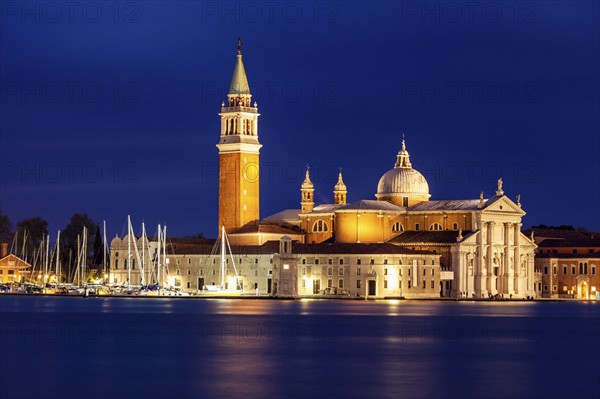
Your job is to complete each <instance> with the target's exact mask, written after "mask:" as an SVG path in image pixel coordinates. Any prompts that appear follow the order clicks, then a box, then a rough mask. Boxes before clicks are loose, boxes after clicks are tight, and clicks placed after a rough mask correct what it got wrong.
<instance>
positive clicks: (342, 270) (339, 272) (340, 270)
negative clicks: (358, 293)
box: [338, 267, 344, 276]
mask: <svg viewBox="0 0 600 399" xmlns="http://www.w3.org/2000/svg"><path fill="white" fill-rule="evenodd" d="M338 274H339V275H340V276H343V275H344V268H343V267H340V268H339V269H338Z"/></svg>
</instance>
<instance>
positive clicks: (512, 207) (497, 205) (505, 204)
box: [483, 195, 525, 216]
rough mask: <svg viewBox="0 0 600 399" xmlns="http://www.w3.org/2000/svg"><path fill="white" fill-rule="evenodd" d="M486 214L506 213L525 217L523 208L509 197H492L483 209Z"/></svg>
mask: <svg viewBox="0 0 600 399" xmlns="http://www.w3.org/2000/svg"><path fill="white" fill-rule="evenodd" d="M483 212H484V213H488V212H494V213H496V212H506V213H518V214H519V215H521V216H522V215H525V211H523V209H521V207H520V206H519V205H517V204H515V203H514V202H513V201H512V200H511V199H510V198H508V197H507V196H505V195H503V196H499V197H492V198H490V199H489V200H488V201H487V202H486V203H485V207H484V208H483Z"/></svg>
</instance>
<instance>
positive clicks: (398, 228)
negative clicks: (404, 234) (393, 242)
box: [392, 222, 404, 233]
mask: <svg viewBox="0 0 600 399" xmlns="http://www.w3.org/2000/svg"><path fill="white" fill-rule="evenodd" d="M392 231H393V232H394V233H399V232H401V231H404V226H402V224H401V223H400V222H396V223H394V224H393V225H392Z"/></svg>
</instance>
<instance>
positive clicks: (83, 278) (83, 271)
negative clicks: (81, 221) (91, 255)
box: [81, 226, 88, 285]
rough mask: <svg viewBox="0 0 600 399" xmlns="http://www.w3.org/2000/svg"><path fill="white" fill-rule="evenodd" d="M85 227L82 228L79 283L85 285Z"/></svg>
mask: <svg viewBox="0 0 600 399" xmlns="http://www.w3.org/2000/svg"><path fill="white" fill-rule="evenodd" d="M87 241H88V239H87V227H85V226H83V243H82V244H83V245H82V246H83V248H82V254H81V283H82V284H83V285H85V284H86V279H85V275H86V267H87Z"/></svg>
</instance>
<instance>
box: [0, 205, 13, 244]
mask: <svg viewBox="0 0 600 399" xmlns="http://www.w3.org/2000/svg"><path fill="white" fill-rule="evenodd" d="M13 234H14V233H13V226H12V223H11V222H10V219H9V217H8V216H7V215H4V214H3V213H2V211H1V210H0V242H6V243H10V242H11V241H12V239H13Z"/></svg>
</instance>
